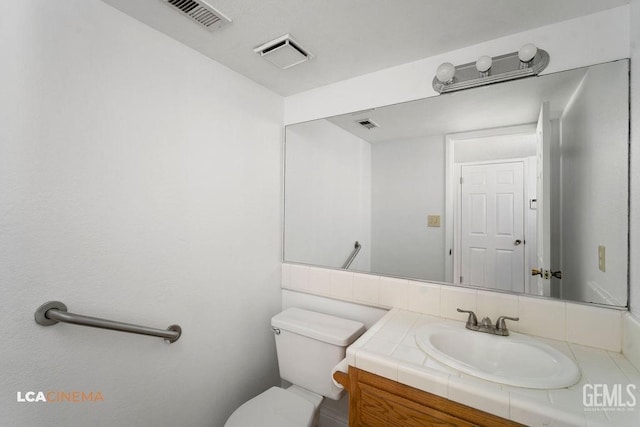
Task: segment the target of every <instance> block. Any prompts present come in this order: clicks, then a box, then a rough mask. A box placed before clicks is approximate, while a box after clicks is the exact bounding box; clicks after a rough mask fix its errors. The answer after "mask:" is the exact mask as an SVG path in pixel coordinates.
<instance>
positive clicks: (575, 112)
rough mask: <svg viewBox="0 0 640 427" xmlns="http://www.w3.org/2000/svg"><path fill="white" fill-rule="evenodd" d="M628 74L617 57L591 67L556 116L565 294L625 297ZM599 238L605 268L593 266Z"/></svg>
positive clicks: (621, 299)
mask: <svg viewBox="0 0 640 427" xmlns="http://www.w3.org/2000/svg"><path fill="white" fill-rule="evenodd" d="M627 73H628V71H627V68H626V67H624V66H622V67H621V63H609V64H603V65H599V66H597V67H592V68H590V69H589V71H587V73H586V74H585V76H584V78H583V80H582V82H581V83H580V85H579V87H578V89H577V90H576V93H575V94H574V95H573V98H572V100H571V102H570V103H569V105H568V106H567V108H566V109H565V111H564V113H563V115H562V117H561V119H560V128H561V145H560V155H561V158H562V166H561V167H562V246H563V247H562V249H563V250H562V282H563V285H564V286H563V297H564V298H567V299H572V300H576V301H592V302H599V303H613V304H616V305H624V304H625V303H626V302H627V301H626V300H627V290H626V286H623V284H624V283H625V282H626V280H627V236H628V229H627V215H628V213H627V203H628V188H627V185H626V183H627V180H628V168H627V163H628V146H627V144H626V141H627V136H628V129H627V127H626V126H620V123H624V124H626V123H627V122H628V114H629V113H628V102H627V96H626V95H627V90H628V81H627ZM594 200H597V201H598V202H597V203H594ZM599 245H603V246H605V247H606V272H602V271H600V270H599V269H598V246H599ZM598 290H601V292H598ZM600 293H602V294H603V295H599V294H600ZM607 294H608V295H607ZM608 298H611V300H610V301H607V299H608Z"/></svg>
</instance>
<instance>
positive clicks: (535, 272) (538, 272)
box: [531, 268, 542, 277]
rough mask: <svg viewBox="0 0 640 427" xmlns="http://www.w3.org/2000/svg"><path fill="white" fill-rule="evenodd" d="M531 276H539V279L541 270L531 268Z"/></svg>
mask: <svg viewBox="0 0 640 427" xmlns="http://www.w3.org/2000/svg"><path fill="white" fill-rule="evenodd" d="M531 275H532V276H538V275H540V277H542V269H540V268H532V269H531Z"/></svg>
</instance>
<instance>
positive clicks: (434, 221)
mask: <svg viewBox="0 0 640 427" xmlns="http://www.w3.org/2000/svg"><path fill="white" fill-rule="evenodd" d="M427 225H428V226H429V227H440V215H429V216H428V217H427Z"/></svg>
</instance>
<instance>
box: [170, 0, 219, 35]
mask: <svg viewBox="0 0 640 427" xmlns="http://www.w3.org/2000/svg"><path fill="white" fill-rule="evenodd" d="M162 1H163V2H164V3H166V4H167V5H169V6H171V8H172V9H174V10H177V11H179V12H180V13H182V14H183V15H184V16H186V17H187V18H189V19H191V20H192V21H195V22H196V23H197V24H199V25H200V26H202V27H204V28H206V29H207V30H209V31H214V30H217V29H218V28H220V27H222V26H224V25H226V24H228V23H230V22H231V19H229V18H227V17H226V16H225V15H224V14H223V13H221V12H219V11H217V10H216V9H214V8H213V7H211V6H209V5H208V4H206V3H205V2H203V1H202V0H198V1H195V0H162Z"/></svg>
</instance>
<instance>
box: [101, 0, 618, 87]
mask: <svg viewBox="0 0 640 427" xmlns="http://www.w3.org/2000/svg"><path fill="white" fill-rule="evenodd" d="M103 1H104V2H105V3H108V4H110V5H112V6H114V7H116V8H117V9H119V10H121V11H123V12H124V13H126V14H128V15H130V16H132V17H134V18H136V19H138V20H139V21H141V22H143V23H145V24H147V25H149V26H151V27H153V28H155V29H157V30H159V31H161V32H163V33H165V34H167V35H169V36H170V37H172V38H174V39H176V40H178V41H180V42H182V43H184V44H186V45H187V46H190V47H192V48H193V49H195V50H197V51H199V52H201V53H203V54H204V55H206V56H208V57H210V58H212V59H214V60H216V61H218V62H220V63H222V64H224V65H225V66H227V67H229V68H231V69H232V70H235V71H237V72H239V73H240V74H243V75H245V76H246V77H248V78H250V79H252V80H254V81H256V82H257V83H259V84H261V85H263V86H265V87H267V88H269V89H271V90H273V91H274V92H277V93H279V94H281V95H283V96H287V95H291V94H294V93H298V92H302V91H305V90H308V89H312V88H315V87H319V86H323V85H326V84H329V83H333V82H336V81H340V80H344V79H348V78H351V77H355V76H358V75H362V74H366V73H370V72H373V71H377V70H381V69H384V68H388V67H392V66H395V65H399V64H404V63H407V62H411V61H416V60H418V59H421V58H426V57H429V56H433V55H436V54H440V53H444V52H447V51H450V50H454V49H458V48H461V47H464V46H469V45H473V44H476V43H479V42H482V41H486V40H491V39H494V38H498V37H502V36H506V35H509V34H513V33H517V32H520V31H525V30H527V29H531V28H536V27H540V26H543V25H547V24H550V23H554V22H560V21H564V20H567V19H571V18H574V17H578V16H583V15H588V14H591V13H595V12H598V11H601V10H605V9H610V8H613V7H616V6H620V5H623V4H627V3H628V2H629V0H484V1H478V0H394V1H391V0H206V2H207V3H209V4H210V5H211V6H213V7H214V8H216V9H218V10H219V11H220V12H222V13H223V14H225V15H227V16H228V17H230V18H231V19H232V20H233V22H232V23H231V24H230V25H227V26H226V27H223V28H221V29H220V30H218V31H214V32H209V31H207V30H206V29H204V28H202V27H200V26H198V25H197V24H195V23H194V22H192V21H190V20H189V19H187V18H185V17H184V16H182V15H181V14H180V13H179V12H177V11H175V10H174V9H173V8H171V7H169V6H167V5H166V4H164V3H163V2H162V1H161V0H103ZM285 33H290V34H291V35H292V36H293V37H294V38H295V39H296V40H297V41H298V42H299V43H300V44H301V45H302V46H303V47H305V48H306V49H308V50H309V51H310V52H311V53H313V54H314V56H315V57H314V58H313V59H312V60H310V61H307V62H305V63H303V64H300V65H298V66H295V67H292V68H290V69H287V70H280V69H278V68H276V67H275V66H274V65H272V64H270V63H268V62H267V61H265V60H264V59H262V58H261V57H260V56H259V55H258V54H256V53H255V52H254V51H253V48H255V47H256V46H259V45H260V44H262V43H264V42H267V41H269V40H271V39H274V38H276V37H278V36H281V35H282V34H285Z"/></svg>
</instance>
